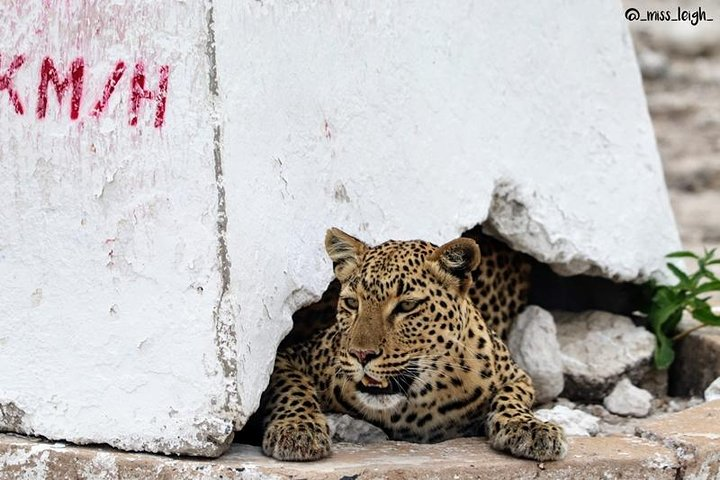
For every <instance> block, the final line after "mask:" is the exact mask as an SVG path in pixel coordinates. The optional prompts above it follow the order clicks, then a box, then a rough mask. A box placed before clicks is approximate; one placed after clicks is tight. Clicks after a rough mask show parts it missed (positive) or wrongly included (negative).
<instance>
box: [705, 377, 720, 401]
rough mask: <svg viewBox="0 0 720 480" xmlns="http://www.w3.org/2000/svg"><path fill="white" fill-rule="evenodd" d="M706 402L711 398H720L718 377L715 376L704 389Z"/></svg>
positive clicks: (719, 379)
mask: <svg viewBox="0 0 720 480" xmlns="http://www.w3.org/2000/svg"><path fill="white" fill-rule="evenodd" d="M703 396H704V397H705V401H706V402H712V401H713V400H720V377H718V378H716V379H715V381H713V382H712V383H711V384H710V386H709V387H707V388H706V389H705V394H704V395H703Z"/></svg>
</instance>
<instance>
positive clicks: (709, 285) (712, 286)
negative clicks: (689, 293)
mask: <svg viewBox="0 0 720 480" xmlns="http://www.w3.org/2000/svg"><path fill="white" fill-rule="evenodd" d="M718 291H720V280H713V281H711V282H706V283H703V284H702V285H700V286H699V287H698V288H696V289H695V290H694V291H693V294H694V295H700V294H701V293H708V292H718Z"/></svg>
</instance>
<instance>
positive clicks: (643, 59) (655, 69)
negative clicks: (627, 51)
mask: <svg viewBox="0 0 720 480" xmlns="http://www.w3.org/2000/svg"><path fill="white" fill-rule="evenodd" d="M638 63H639V64H640V71H641V72H642V74H643V77H644V78H652V79H655V78H661V77H664V76H666V75H667V73H668V71H669V69H670V64H669V62H668V57H667V55H665V54H664V53H661V52H656V51H654V50H643V51H641V52H639V53H638Z"/></svg>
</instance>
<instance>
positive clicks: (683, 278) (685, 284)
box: [667, 263, 692, 288]
mask: <svg viewBox="0 0 720 480" xmlns="http://www.w3.org/2000/svg"><path fill="white" fill-rule="evenodd" d="M667 268H668V269H670V271H671V272H672V273H673V274H675V276H676V277H677V278H678V279H679V280H680V285H679V286H680V287H682V288H690V284H691V283H692V282H691V281H690V277H688V276H687V274H686V273H685V272H683V271H682V270H680V269H679V268H678V267H676V266H675V265H673V264H672V263H668V264H667Z"/></svg>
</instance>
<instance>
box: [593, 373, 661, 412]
mask: <svg viewBox="0 0 720 480" xmlns="http://www.w3.org/2000/svg"><path fill="white" fill-rule="evenodd" d="M652 399H653V396H652V394H651V393H650V392H648V391H647V390H643V389H642V388H638V387H636V386H635V385H633V384H632V382H630V380H628V379H627V378H623V379H622V380H620V381H619V382H618V383H617V385H615V388H614V389H613V391H612V392H611V393H610V395H608V396H607V397H605V400H604V401H603V405H605V408H607V409H608V411H610V412H612V413H615V414H617V415H624V416H631V417H646V416H647V415H648V414H649V413H650V409H651V408H652V403H651V402H652Z"/></svg>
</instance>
